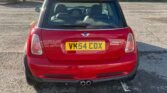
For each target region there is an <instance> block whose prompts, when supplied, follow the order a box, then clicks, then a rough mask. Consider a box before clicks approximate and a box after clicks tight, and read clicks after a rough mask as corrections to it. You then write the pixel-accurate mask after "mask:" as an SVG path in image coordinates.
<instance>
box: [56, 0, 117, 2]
mask: <svg viewBox="0 0 167 93" xmlns="http://www.w3.org/2000/svg"><path fill="white" fill-rule="evenodd" d="M57 1H60V2H63V1H68V2H70V1H71V2H73V1H75V2H80V1H81V2H92V1H99V2H103V1H118V0H57Z"/></svg>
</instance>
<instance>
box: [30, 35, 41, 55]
mask: <svg viewBox="0 0 167 93" xmlns="http://www.w3.org/2000/svg"><path fill="white" fill-rule="evenodd" d="M31 53H32V54H34V55H42V53H43V52H42V47H41V43H40V40H39V36H38V35H37V34H33V36H32V40H31Z"/></svg>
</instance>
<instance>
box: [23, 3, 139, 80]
mask: <svg viewBox="0 0 167 93" xmlns="http://www.w3.org/2000/svg"><path fill="white" fill-rule="evenodd" d="M96 9H97V10H96ZM62 10H63V11H62ZM76 10H77V11H78V13H76ZM99 10H100V11H99ZM73 11H75V14H72V12H73ZM79 11H80V12H79ZM76 15H77V16H76ZM26 60H27V65H28V68H29V69H30V72H31V74H32V76H33V78H35V79H36V80H39V81H51V82H79V81H82V80H90V81H93V82H100V81H108V80H115V79H125V78H128V77H131V76H133V75H134V74H135V73H136V69H137V48H136V42H135V38H134V34H133V32H132V30H131V29H130V27H128V26H127V25H126V22H125V19H124V17H123V14H122V12H121V10H120V6H119V4H118V1H116V0H101V1H99V0H92V1H86V0H77V1H76V0H70V1H69V0H64V1H62V0H57V1H54V0H46V1H45V3H44V5H43V10H42V12H41V16H40V20H39V23H38V25H37V26H35V27H34V28H32V30H31V33H30V34H29V39H28V41H27V47H26Z"/></svg>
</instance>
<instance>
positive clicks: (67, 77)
mask: <svg viewBox="0 0 167 93" xmlns="http://www.w3.org/2000/svg"><path fill="white" fill-rule="evenodd" d="M27 63H28V66H29V69H30V71H31V73H32V75H33V78H35V79H36V80H37V81H40V82H70V83H78V82H79V81H81V80H91V81H93V82H104V81H110V80H120V79H125V78H128V77H131V76H133V75H134V74H135V73H136V70H137V67H138V60H137V56H136V55H127V56H125V57H122V58H121V59H119V60H118V61H117V62H112V63H111V64H96V65H55V64H53V63H50V62H49V61H48V60H47V59H46V58H31V57H28V56H27Z"/></svg>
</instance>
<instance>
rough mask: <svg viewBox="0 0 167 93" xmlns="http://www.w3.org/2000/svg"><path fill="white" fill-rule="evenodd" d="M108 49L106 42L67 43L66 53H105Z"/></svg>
mask: <svg viewBox="0 0 167 93" xmlns="http://www.w3.org/2000/svg"><path fill="white" fill-rule="evenodd" d="M105 49H106V43H105V41H96V42H66V43H65V50H66V51H104V50H105Z"/></svg>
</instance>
